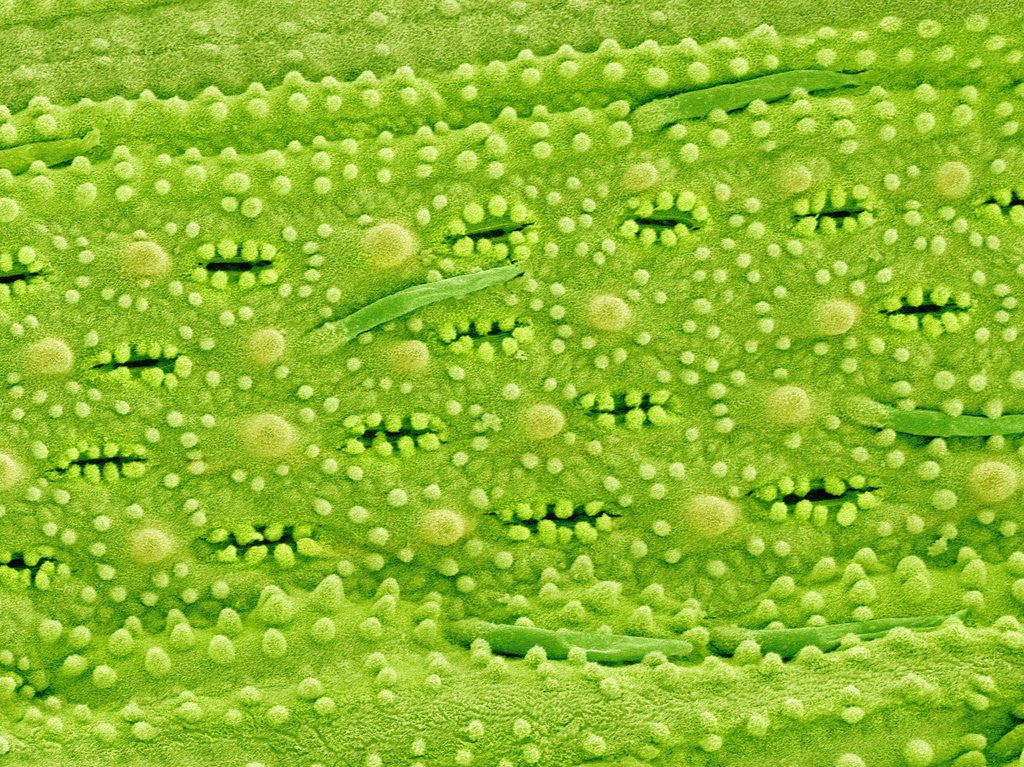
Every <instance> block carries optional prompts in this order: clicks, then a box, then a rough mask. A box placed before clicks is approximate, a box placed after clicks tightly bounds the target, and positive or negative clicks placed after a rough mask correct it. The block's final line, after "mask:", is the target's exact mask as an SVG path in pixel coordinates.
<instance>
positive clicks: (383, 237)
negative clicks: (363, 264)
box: [362, 221, 416, 269]
mask: <svg viewBox="0 0 1024 767" xmlns="http://www.w3.org/2000/svg"><path fill="white" fill-rule="evenodd" d="M362 246H363V253H365V254H366V256H367V258H369V259H370V262H371V263H372V264H373V265H374V266H376V267H377V268H378V269H393V268H394V267H396V266H399V265H400V264H402V263H403V262H405V261H406V260H407V259H408V258H409V257H410V256H412V254H413V253H415V252H416V238H415V237H414V236H413V234H412V232H410V231H409V230H408V229H406V228H405V227H404V226H400V225H399V224H395V223H392V222H390V221H385V222H384V223H382V224H377V225H376V226H373V227H371V228H369V229H367V230H366V231H365V232H364V233H363V242H362Z"/></svg>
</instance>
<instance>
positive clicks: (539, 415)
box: [523, 403, 565, 440]
mask: <svg viewBox="0 0 1024 767" xmlns="http://www.w3.org/2000/svg"><path fill="white" fill-rule="evenodd" d="M564 428H565V415H564V414H563V413H562V411H561V410H559V409H558V408H557V407H555V406H554V405H548V404H545V403H542V404H538V405H532V406H531V407H530V408H528V409H527V411H526V413H525V414H524V415H523V431H524V433H525V434H526V436H527V438H528V439H532V440H544V439H551V438H552V437H554V436H555V435H557V434H558V433H559V432H561V431H562V429H564Z"/></svg>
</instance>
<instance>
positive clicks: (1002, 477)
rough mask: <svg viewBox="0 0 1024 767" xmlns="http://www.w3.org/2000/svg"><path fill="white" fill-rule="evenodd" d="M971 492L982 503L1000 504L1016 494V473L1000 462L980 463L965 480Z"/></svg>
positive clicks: (1010, 467)
mask: <svg viewBox="0 0 1024 767" xmlns="http://www.w3.org/2000/svg"><path fill="white" fill-rule="evenodd" d="M967 482H968V484H969V485H970V488H971V492H973V493H974V496H975V497H976V498H977V499H978V500H979V501H981V502H982V503H1000V502H1001V501H1005V500H1006V499H1007V498H1009V497H1010V496H1011V495H1013V494H1014V493H1015V492H1017V485H1018V479H1017V472H1016V471H1014V469H1013V467H1012V466H1009V465H1007V464H1005V463H1003V462H1002V461H982V462H981V463H979V464H977V465H976V466H975V467H974V468H973V469H971V473H970V476H969V477H968V479H967Z"/></svg>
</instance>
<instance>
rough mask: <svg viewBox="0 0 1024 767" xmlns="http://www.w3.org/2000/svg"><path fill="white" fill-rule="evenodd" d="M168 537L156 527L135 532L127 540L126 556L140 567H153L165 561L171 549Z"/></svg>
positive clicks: (171, 545) (171, 544)
mask: <svg viewBox="0 0 1024 767" xmlns="http://www.w3.org/2000/svg"><path fill="white" fill-rule="evenodd" d="M173 545H174V544H173V542H172V541H171V538H170V536H168V535H167V533H165V532H164V531H163V530H160V529H158V528H156V527H144V528H142V529H141V530H136V531H135V532H134V533H132V535H131V537H130V538H129V539H128V556H130V557H131V558H132V561H134V562H136V563H138V564H140V565H155V564H157V563H159V562H162V561H163V560H165V559H167V557H168V555H169V554H170V553H171V549H172V548H173Z"/></svg>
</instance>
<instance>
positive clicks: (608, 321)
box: [587, 295, 633, 332]
mask: <svg viewBox="0 0 1024 767" xmlns="http://www.w3.org/2000/svg"><path fill="white" fill-rule="evenodd" d="M631 319H633V310H632V309H630V308H629V304H627V303H626V302H625V301H623V300H622V299H621V298H619V297H618V296H611V295H598V296H594V297H593V298H592V299H590V303H589V304H587V322H589V323H590V326H591V327H592V328H594V329H595V330H603V331H608V332H616V331H619V330H623V329H625V327H626V326H627V325H628V324H629V321H630V320H631Z"/></svg>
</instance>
